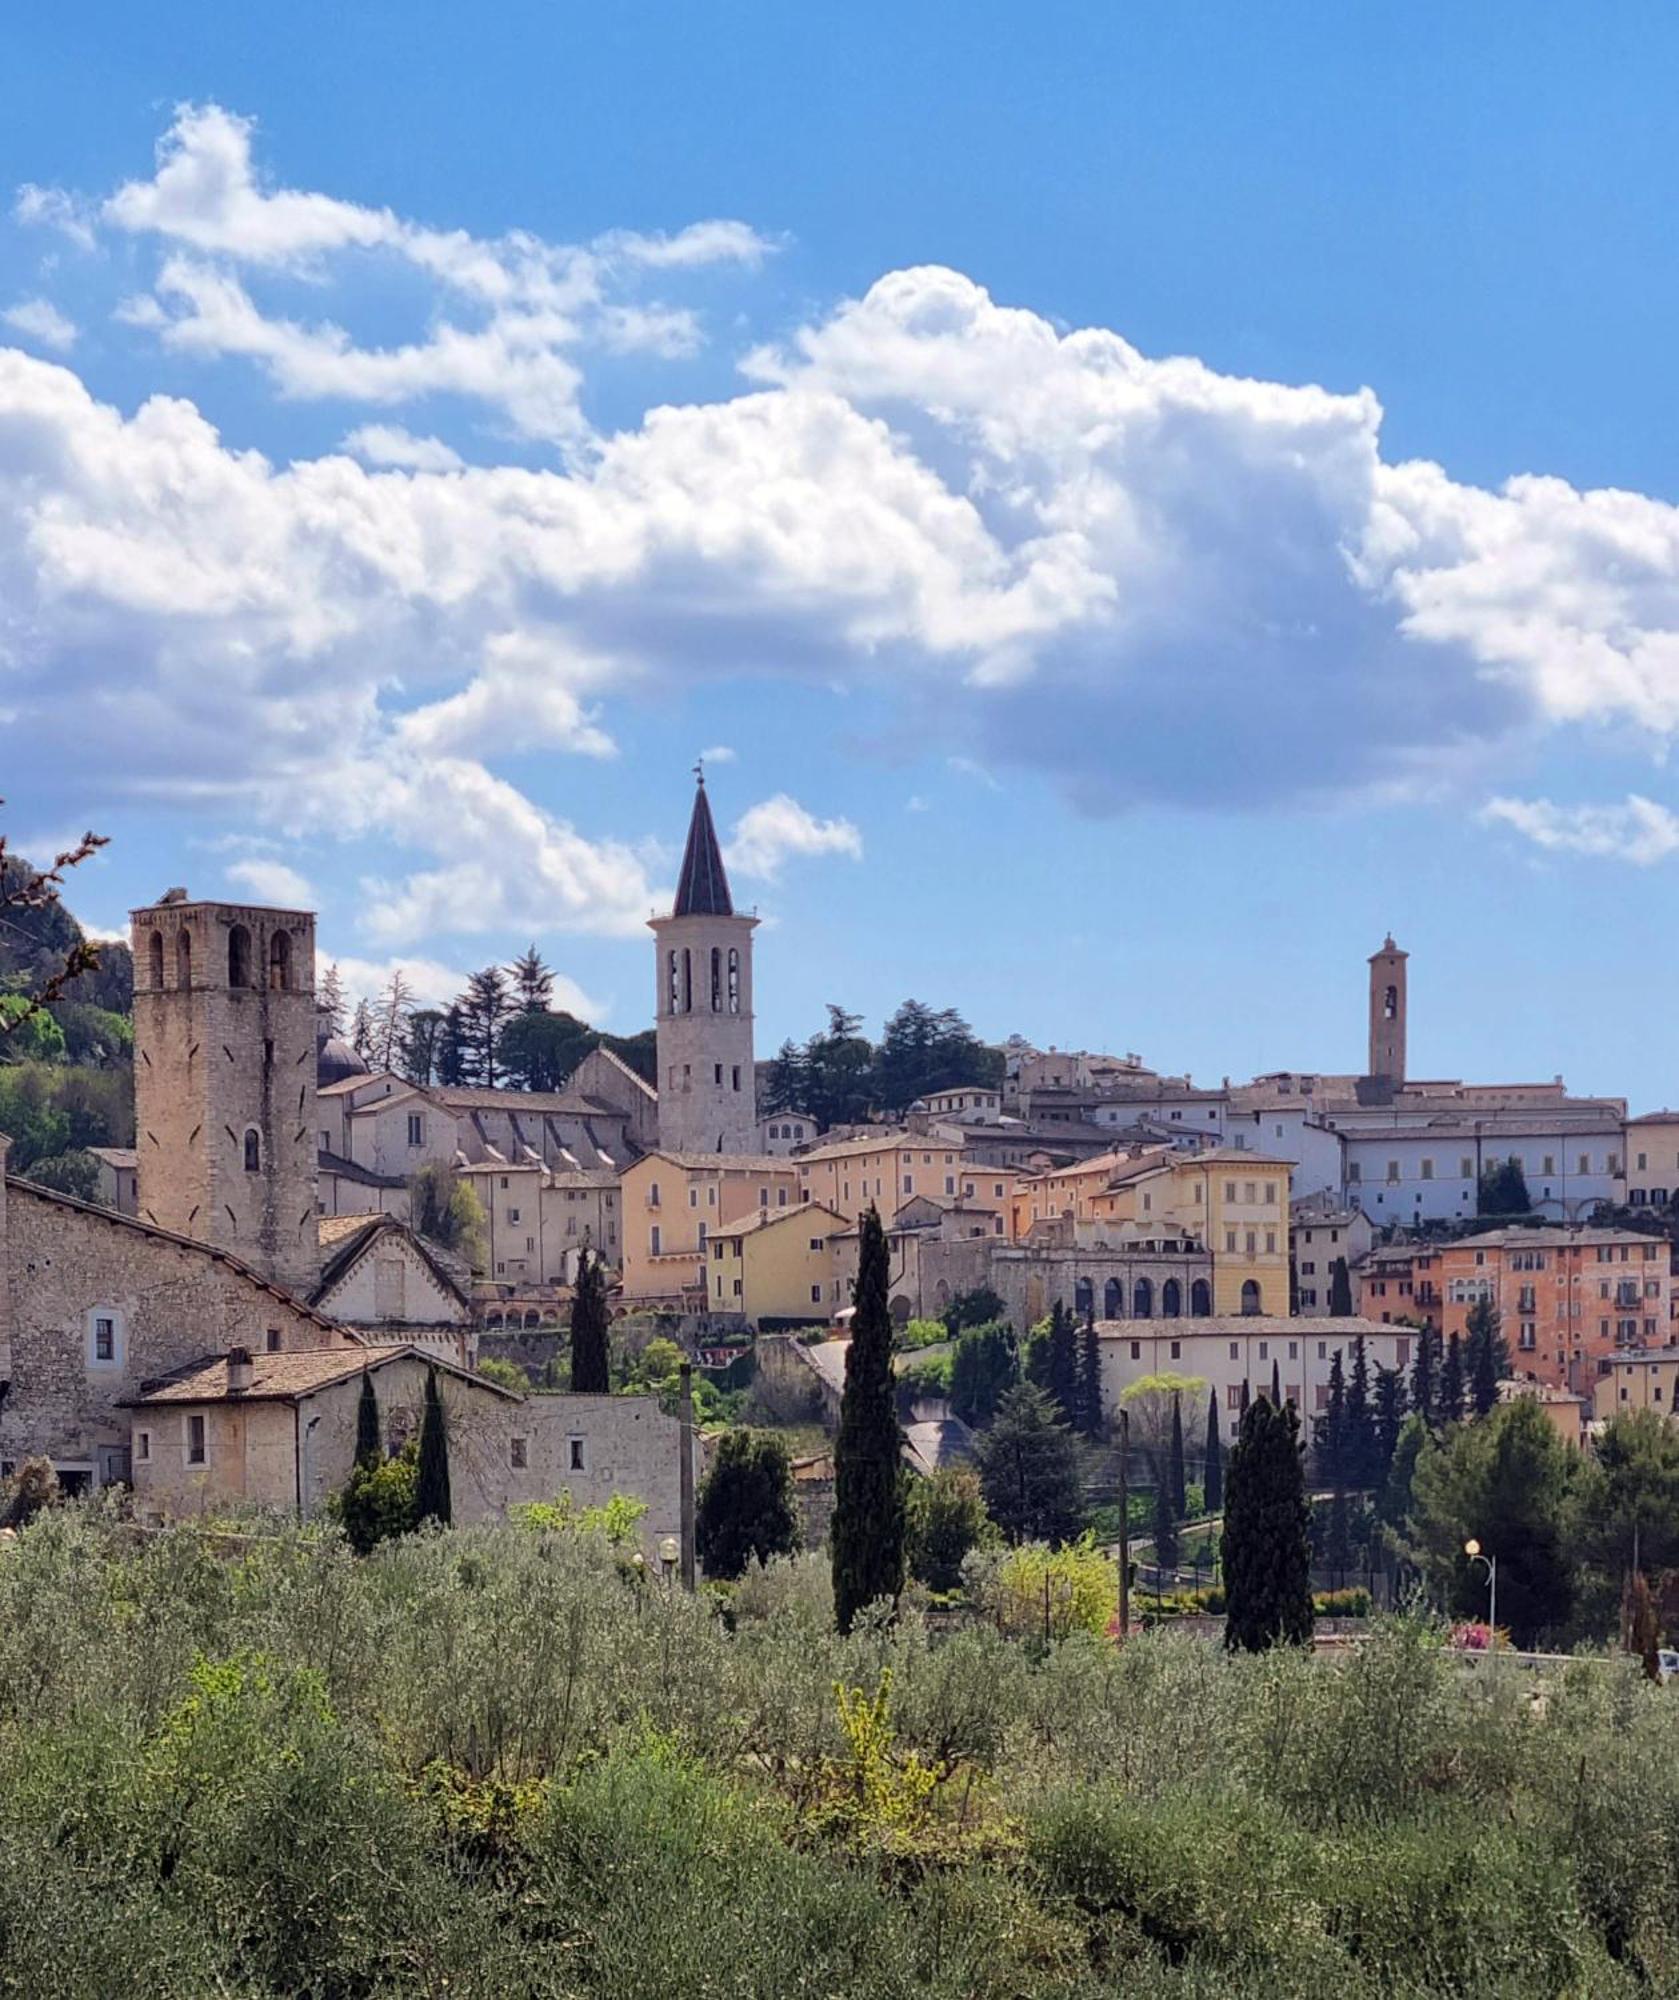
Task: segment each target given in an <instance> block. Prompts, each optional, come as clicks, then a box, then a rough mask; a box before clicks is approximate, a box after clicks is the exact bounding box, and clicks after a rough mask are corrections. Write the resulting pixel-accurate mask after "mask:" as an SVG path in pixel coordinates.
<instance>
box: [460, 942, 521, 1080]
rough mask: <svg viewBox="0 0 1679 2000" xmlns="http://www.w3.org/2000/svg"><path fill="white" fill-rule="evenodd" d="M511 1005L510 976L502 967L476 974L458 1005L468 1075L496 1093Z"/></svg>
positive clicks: (469, 981) (492, 966)
mask: <svg viewBox="0 0 1679 2000" xmlns="http://www.w3.org/2000/svg"><path fill="white" fill-rule="evenodd" d="M509 1005H510V1002H509V1000H508V995H507V977H506V974H505V973H503V971H502V969H501V967H500V966H499V965H486V966H485V967H484V969H483V971H481V972H475V973H474V974H473V975H472V977H471V978H470V979H469V980H468V981H467V983H466V991H465V993H463V994H462V995H461V997H460V999H459V1000H458V1001H457V1002H456V1006H457V1007H458V1008H459V1010H460V1018H461V1031H462V1039H463V1043H464V1053H465V1059H466V1065H467V1072H468V1076H469V1078H470V1080H471V1081H472V1082H473V1083H476V1084H481V1085H482V1086H483V1087H484V1088H485V1089H486V1090H494V1089H495V1087H496V1085H497V1084H498V1083H499V1082H500V1080H501V1029H502V1023H503V1022H504V1021H505V1020H506V1019H507V1015H508V1009H509Z"/></svg>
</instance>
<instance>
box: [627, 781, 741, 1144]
mask: <svg viewBox="0 0 1679 2000" xmlns="http://www.w3.org/2000/svg"><path fill="white" fill-rule="evenodd" d="M757 924H758V919H757V918H756V917H741V916H737V915H736V914H735V906H734V901H733V899H732V897H731V896H730V894H729V878H728V875H727V873H726V871H725V870H724V867H723V853H722V849H721V848H720V847H719V846H718V844H717V829H716V827H715V826H714V825H713V824H712V818H711V805H710V802H709V801H708V799H707V798H706V791H705V779H704V776H703V775H702V776H701V778H700V781H699V785H698V787H697V789H696V790H695V793H694V811H693V818H692V820H691V821H690V823H689V827H688V844H687V847H686V849H685V850H684V852H683V856H682V873H681V875H680V876H679V877H678V880H677V885H676V901H675V903H674V904H673V905H672V907H671V912H670V915H669V916H668V917H655V918H654V919H653V920H652V925H651V928H652V931H653V935H654V937H655V938H656V939H657V940H658V948H657V954H656V967H657V971H656V984H657V990H656V1006H655V1026H656V1031H657V1037H658V1049H659V1085H658V1090H659V1145H660V1147H661V1148H663V1149H664V1150H665V1151H666V1152H674V1153H727V1154H747V1153H750V1152H752V1150H753V1148H754V1146H755V1144H756V1136H757V1135H756V1127H757V1122H758V1112H757V1087H756V1079H755V1075H754V1070H753V1061H752V933H753V931H754V930H755V929H756V928H757Z"/></svg>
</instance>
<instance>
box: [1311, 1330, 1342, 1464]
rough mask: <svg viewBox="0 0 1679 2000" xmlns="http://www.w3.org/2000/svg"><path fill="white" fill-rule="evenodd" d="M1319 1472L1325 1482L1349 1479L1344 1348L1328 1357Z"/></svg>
mask: <svg viewBox="0 0 1679 2000" xmlns="http://www.w3.org/2000/svg"><path fill="white" fill-rule="evenodd" d="M1316 1442H1317V1475H1318V1481H1319V1483H1320V1484H1321V1485H1324V1486H1334V1487H1342V1486H1345V1485H1346V1483H1347V1378H1346V1376H1345V1374H1344V1373H1343V1372H1342V1368H1341V1350H1340V1348H1336V1350H1335V1352H1334V1353H1333V1354H1332V1355H1331V1356H1330V1360H1329V1401H1328V1403H1327V1404H1326V1405H1325V1407H1324V1412H1323V1417H1322V1419H1321V1420H1320V1422H1319V1424H1318V1430H1317V1440H1316Z"/></svg>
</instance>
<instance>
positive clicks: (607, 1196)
mask: <svg viewBox="0 0 1679 2000" xmlns="http://www.w3.org/2000/svg"><path fill="white" fill-rule="evenodd" d="M455 1175H456V1178H457V1179H459V1180H463V1181H466V1182H468V1183H469V1184H470V1186H471V1187H472V1189H473V1191H474V1193H475V1194H476V1195H477V1196H478V1201H479V1205H480V1206H481V1207H482V1209H483V1211H484V1218H485V1228H486V1234H487V1238H488V1246H487V1251H486V1256H485V1264H484V1272H483V1275H484V1276H485V1277H486V1278H488V1279H489V1280H490V1281H491V1282H492V1283H493V1284H496V1285H504V1286H511V1287H513V1288H514V1289H519V1288H521V1287H530V1286H541V1285H569V1284H570V1283H571V1282H572V1280H573V1279H574V1278H575V1277H576V1275H577V1260H578V1256H579V1253H580V1252H581V1251H583V1250H584V1249H585V1248H587V1249H590V1250H594V1251H596V1252H598V1254H599V1255H600V1256H602V1257H604V1258H605V1259H606V1261H607V1262H608V1263H609V1264H616V1263H618V1261H619V1259H620V1256H621V1254H622V1245H621V1243H620V1241H619V1226H620V1219H621V1218H620V1204H621V1202H622V1194H621V1191H620V1188H619V1184H618V1178H617V1176H616V1175H615V1174H609V1173H603V1172H599V1171H594V1172H590V1171H587V1170H585V1169H583V1168H575V1167H574V1168H551V1167H547V1166H545V1165H543V1163H542V1162H541V1161H540V1160H533V1159H520V1160H504V1159H502V1158H500V1157H499V1155H492V1156H489V1157H486V1158H484V1159H482V1160H473V1161H469V1162H463V1161H457V1162H456V1164H455Z"/></svg>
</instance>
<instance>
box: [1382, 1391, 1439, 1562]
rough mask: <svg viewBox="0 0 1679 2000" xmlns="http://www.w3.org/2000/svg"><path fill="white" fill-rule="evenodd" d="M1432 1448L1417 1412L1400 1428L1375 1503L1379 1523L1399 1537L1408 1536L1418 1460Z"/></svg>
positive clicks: (1426, 1429)
mask: <svg viewBox="0 0 1679 2000" xmlns="http://www.w3.org/2000/svg"><path fill="white" fill-rule="evenodd" d="M1428 1446H1429V1429H1428V1425H1427V1423H1426V1422H1425V1421H1424V1419H1423V1418H1422V1417H1421V1416H1419V1415H1418V1414H1417V1413H1416V1412H1415V1411H1414V1410H1413V1411H1412V1413H1411V1414H1410V1416H1408V1417H1407V1418H1405V1420H1404V1422H1403V1423H1401V1425H1400V1426H1399V1437H1398V1439H1397V1441H1396V1442H1395V1444H1394V1448H1393V1458H1392V1461H1391V1463H1390V1464H1389V1466H1388V1472H1387V1480H1386V1482H1385V1484H1384V1485H1383V1487H1382V1490H1381V1493H1380V1495H1379V1496H1378V1498H1377V1501H1376V1516H1377V1519H1378V1520H1380V1521H1382V1522H1384V1523H1385V1524H1386V1525H1387V1526H1388V1527H1390V1528H1392V1529H1393V1530H1394V1532H1395V1533H1396V1534H1400V1535H1404V1534H1406V1533H1408V1531H1409V1530H1408V1524H1409V1522H1410V1518H1411V1487H1412V1482H1413V1480H1414V1479H1415V1478H1416V1472H1417V1460H1418V1459H1419V1458H1421V1457H1422V1455H1423V1452H1424V1451H1425V1450H1426V1449H1427V1448H1428Z"/></svg>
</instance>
